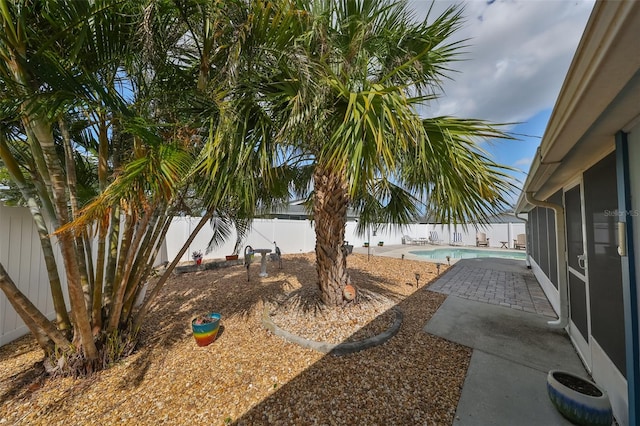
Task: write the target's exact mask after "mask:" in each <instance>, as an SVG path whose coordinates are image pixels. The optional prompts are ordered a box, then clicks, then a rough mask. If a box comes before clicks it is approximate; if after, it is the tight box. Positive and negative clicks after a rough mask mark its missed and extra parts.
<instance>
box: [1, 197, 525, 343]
mask: <svg viewBox="0 0 640 426" xmlns="http://www.w3.org/2000/svg"><path fill="white" fill-rule="evenodd" d="M199 220H200V218H197V217H176V218H174V219H173V222H172V224H171V227H170V228H169V231H168V233H167V237H166V239H165V245H164V247H163V248H162V250H160V254H159V256H158V259H157V260H156V264H159V263H161V262H163V261H171V260H173V258H174V257H175V256H176V255H177V253H178V251H179V250H180V248H181V247H182V245H183V244H184V241H186V239H187V238H188V237H189V235H190V234H191V231H192V230H193V229H194V228H195V226H196V224H197V223H198V221H199ZM356 226H357V223H356V222H348V223H347V227H346V230H345V240H347V241H349V244H353V245H354V246H361V245H362V244H363V243H364V242H366V241H369V242H370V244H371V245H376V244H377V243H378V242H379V241H383V242H384V244H385V245H394V244H402V242H403V236H405V235H406V236H409V237H411V238H428V237H429V235H430V233H431V232H437V233H438V238H439V239H440V240H442V244H450V243H451V242H453V241H454V233H460V234H461V236H462V244H463V245H467V246H475V244H476V229H475V228H474V227H472V226H469V227H467V230H466V231H464V230H462V228H461V227H457V228H456V227H453V226H447V225H429V224H415V225H410V226H407V227H404V228H403V230H402V231H400V230H394V228H391V229H392V230H387V231H383V230H382V229H383V227H379V228H378V229H375V228H374V227H371V229H369V230H368V231H367V233H366V235H365V236H363V237H359V236H357V235H356V233H355V229H356ZM479 231H480V232H486V234H487V237H489V238H490V247H500V241H507V242H508V245H509V247H513V240H514V239H515V238H516V235H517V234H521V233H524V232H525V224H524V223H499V224H493V225H492V226H490V227H486V228H480V230H479ZM211 236H212V230H211V228H210V227H209V226H205V227H204V228H203V229H202V230H201V231H200V232H199V233H198V235H197V236H196V238H195V239H194V241H193V242H192V243H191V245H190V247H189V250H188V251H187V252H185V254H184V255H183V256H182V258H181V261H185V262H186V261H191V253H193V252H194V251H196V250H199V251H202V252H203V254H204V256H203V257H204V258H205V259H224V256H225V255H229V254H232V252H233V246H234V243H235V235H233V236H232V238H231V239H230V240H229V241H228V242H226V243H224V244H223V245H222V246H220V247H218V248H217V249H215V250H213V251H211V252H209V253H205V252H206V248H207V245H208V243H209V240H210V239H211ZM274 241H275V242H276V243H277V245H278V247H280V250H281V251H282V253H283V254H292V253H308V252H312V251H314V250H315V231H314V228H313V223H312V222H311V221H308V220H286V219H256V220H254V222H253V225H252V228H251V231H250V232H249V234H248V236H247V238H246V239H245V240H244V241H243V244H242V247H241V249H240V256H241V257H242V255H243V253H244V247H245V246H247V245H250V246H251V247H252V248H254V249H261V248H270V249H272V250H273V249H274ZM55 248H56V246H55V243H54V249H55ZM0 262H2V264H3V265H4V267H5V269H6V270H7V272H8V273H9V276H10V277H11V278H12V279H13V281H14V282H15V283H16V285H17V286H18V288H19V289H20V290H21V291H22V292H23V293H25V294H26V295H27V296H28V297H29V299H31V301H32V302H33V303H34V304H35V305H36V306H37V307H38V309H40V310H41V311H42V312H43V313H45V314H46V315H47V316H48V317H49V318H50V319H53V318H55V312H54V309H53V302H52V299H51V292H50V289H49V280H48V276H47V271H46V268H45V265H44V258H43V256H42V250H41V249H40V241H39V239H38V234H37V231H36V229H35V226H34V225H33V220H32V218H31V214H30V213H29V211H28V210H27V209H26V208H17V207H6V206H3V205H2V204H1V203H0ZM59 264H61V262H59ZM60 278H61V280H62V285H63V288H64V289H65V292H66V276H65V274H64V271H60ZM65 296H66V295H65ZM67 302H68V300H67ZM28 331H29V330H28V329H27V328H26V326H25V325H24V323H23V322H22V320H21V319H20V317H19V316H18V315H17V314H16V312H15V311H14V310H13V307H12V306H11V305H10V303H9V301H8V300H7V298H6V296H5V295H4V293H2V292H1V291H0V346H2V345H4V344H6V343H8V342H10V341H12V340H15V339H17V338H18V337H20V336H22V335H24V334H26V333H28Z"/></svg>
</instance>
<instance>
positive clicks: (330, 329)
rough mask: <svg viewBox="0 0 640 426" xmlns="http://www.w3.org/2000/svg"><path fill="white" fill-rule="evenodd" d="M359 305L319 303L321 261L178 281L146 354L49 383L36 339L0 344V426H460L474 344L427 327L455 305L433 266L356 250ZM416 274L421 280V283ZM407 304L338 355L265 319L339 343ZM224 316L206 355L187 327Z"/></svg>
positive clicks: (304, 259)
mask: <svg viewBox="0 0 640 426" xmlns="http://www.w3.org/2000/svg"><path fill="white" fill-rule="evenodd" d="M348 264H349V270H350V275H351V280H352V283H353V284H354V285H356V286H357V287H358V289H359V296H358V297H359V300H358V303H357V304H355V305H354V306H347V307H338V308H330V309H329V308H326V307H323V306H322V305H321V304H320V303H319V299H318V295H317V292H316V273H315V264H314V257H313V255H312V254H304V255H286V256H284V257H283V268H282V269H278V267H277V264H276V263H269V265H268V272H269V277H266V278H260V277H258V269H259V267H258V266H252V268H251V270H250V281H247V272H246V270H245V269H244V267H242V266H233V267H229V268H224V269H216V270H207V271H200V272H195V273H188V274H182V275H176V276H173V277H172V278H171V279H170V281H169V282H168V283H167V285H166V286H165V288H164V289H163V292H162V294H161V296H160V297H159V298H158V300H157V301H156V303H155V306H154V309H153V311H152V312H151V313H150V315H149V317H148V320H147V322H146V324H145V326H144V328H143V329H142V331H141V345H140V348H139V350H138V351H137V352H136V353H135V354H134V355H132V356H130V357H129V358H127V359H126V360H123V361H122V362H120V363H118V364H117V365H115V366H114V367H112V368H110V369H108V370H105V371H101V372H99V373H97V374H95V375H93V376H91V377H90V378H85V379H72V378H43V376H42V368H41V366H40V362H41V361H42V354H41V352H40V351H39V350H38V349H37V347H36V345H35V343H34V341H33V339H32V338H30V337H29V336H25V337H24V338H22V339H19V340H18V341H16V342H13V343H11V344H9V345H5V346H4V347H1V348H0V425H4V424H7V425H14V424H15V425H32V424H36V425H37V424H42V425H55V424H77V425H84V424H99V425H112V424H136V425H157V424H170V425H184V424H189V425H227V424H237V425H263V424H264V425H266V424H273V425H450V424H452V423H453V419H454V415H455V409H456V405H457V403H458V399H459V397H460V390H461V387H462V384H463V381H464V377H465V375H466V371H467V367H468V364H469V359H470V357H471V350H470V349H469V348H466V347H463V346H460V345H457V344H454V343H452V342H448V341H446V340H443V339H441V338H438V337H436V336H432V335H429V334H426V333H424V332H423V331H422V327H423V326H424V324H425V323H426V322H427V321H428V320H429V318H430V317H431V316H432V315H433V314H434V313H435V311H436V310H437V309H438V307H439V306H440V304H441V303H442V302H443V301H444V299H445V298H446V296H445V295H442V294H438V293H434V292H431V291H429V290H428V283H429V282H430V281H432V280H433V279H434V278H435V277H436V268H435V266H434V265H433V264H430V263H427V262H419V261H411V260H400V259H392V258H386V257H373V258H372V259H371V261H367V257H366V256H365V255H357V254H354V255H351V256H349V260H348ZM415 273H419V274H420V277H421V278H420V283H419V284H420V287H419V288H416V281H415ZM391 306H397V307H399V308H400V309H401V310H402V312H403V313H404V322H403V324H402V326H401V328H400V331H399V332H398V334H397V335H395V336H394V337H393V338H391V339H390V340H389V341H387V342H386V343H384V344H383V345H380V346H377V347H374V348H370V349H367V350H365V351H361V352H358V353H354V354H350V355H345V356H341V357H336V356H333V355H325V354H321V353H318V352H316V351H313V350H311V349H305V348H302V347H299V346H297V345H295V344H293V343H289V342H287V341H285V340H283V339H282V338H280V337H278V336H275V335H273V334H271V333H270V332H269V331H267V330H266V329H264V328H263V327H262V325H261V318H262V315H263V311H264V309H265V307H266V308H268V309H269V312H270V315H271V318H272V319H273V321H274V322H275V323H276V324H278V326H279V327H281V328H283V329H286V330H287V331H290V332H293V333H295V334H298V335H300V336H303V337H305V338H308V339H311V340H317V341H326V342H330V343H338V342H340V341H345V340H347V341H348V340H358V339H362V338H366V337H369V336H371V335H375V334H378V333H379V332H381V331H383V330H385V329H386V328H388V327H389V325H390V323H391V321H392V320H393V315H391V314H390V313H389V312H387V310H388V309H389V308H390V307H391ZM211 311H216V312H220V313H221V314H222V322H221V324H222V327H221V330H220V333H219V335H218V338H217V340H216V341H215V342H214V343H212V344H211V345H209V346H206V347H198V346H197V345H196V344H195V340H194V339H193V336H192V335H191V328H190V321H191V319H192V318H194V317H195V316H196V315H198V314H201V313H207V312H211Z"/></svg>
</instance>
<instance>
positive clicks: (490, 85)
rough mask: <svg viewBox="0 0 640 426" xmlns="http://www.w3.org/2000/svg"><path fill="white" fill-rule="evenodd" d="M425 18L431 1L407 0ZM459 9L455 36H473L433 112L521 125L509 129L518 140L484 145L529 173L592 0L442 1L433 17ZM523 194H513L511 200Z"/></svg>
mask: <svg viewBox="0 0 640 426" xmlns="http://www.w3.org/2000/svg"><path fill="white" fill-rule="evenodd" d="M409 3H410V5H411V7H412V8H413V9H414V10H415V11H416V16H417V17H418V18H423V17H424V16H425V15H426V13H427V10H428V9H429V7H430V5H431V3H432V2H431V0H410V1H409ZM453 4H462V5H463V6H464V12H463V16H464V17H465V23H464V25H463V28H461V29H460V30H459V32H458V33H457V35H456V37H455V38H456V39H468V41H467V42H466V44H467V45H468V47H467V48H466V49H465V52H466V53H465V55H464V59H465V60H464V61H462V62H458V63H456V64H455V67H454V68H455V69H456V71H457V73H456V74H454V75H452V78H453V80H452V81H446V82H445V83H444V94H443V96H442V97H441V98H440V100H439V101H438V102H436V103H432V104H431V105H429V106H428V108H426V110H425V113H426V114H428V115H453V116H457V117H462V118H480V119H485V120H489V121H492V122H496V123H519V124H517V125H514V126H512V127H510V128H509V129H508V130H509V131H510V132H512V133H515V134H519V135H529V136H519V138H520V140H517V141H500V142H495V143H489V144H486V145H484V146H483V148H485V149H486V150H488V151H489V152H490V153H491V154H492V155H493V158H494V159H495V160H496V161H497V162H499V163H501V164H505V165H508V166H512V167H516V168H518V169H520V170H522V171H523V172H522V173H514V177H515V178H516V179H518V180H519V181H520V182H521V183H520V186H521V184H522V183H524V180H525V178H526V172H528V170H529V167H530V165H531V160H532V159H533V156H534V154H535V151H536V148H537V147H538V145H539V144H540V140H541V138H542V136H543V134H544V131H545V129H546V125H547V122H548V120H549V117H550V116H551V112H552V110H553V106H554V104H555V101H556V98H557V97H558V93H559V92H560V89H561V87H562V83H563V81H564V78H565V75H566V73H567V70H568V69H569V65H570V63H571V60H572V59H573V55H574V53H575V51H576V48H577V46H578V43H579V41H580V38H581V36H582V33H583V31H584V28H585V26H586V23H587V20H588V18H589V15H590V13H591V10H592V9H593V5H594V0H467V1H454V0H437V1H435V3H434V5H433V10H432V12H431V16H432V17H435V16H437V14H439V13H440V12H441V11H443V10H444V9H445V8H446V7H447V6H450V5H453ZM518 196H519V194H515V196H514V201H515V200H516V199H517V197H518Z"/></svg>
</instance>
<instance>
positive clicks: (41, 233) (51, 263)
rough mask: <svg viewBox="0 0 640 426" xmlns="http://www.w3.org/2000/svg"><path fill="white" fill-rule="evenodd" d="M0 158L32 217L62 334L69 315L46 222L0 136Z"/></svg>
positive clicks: (4, 141)
mask: <svg viewBox="0 0 640 426" xmlns="http://www.w3.org/2000/svg"><path fill="white" fill-rule="evenodd" d="M0 158H1V159H2V161H3V162H4V165H5V167H6V169H7V171H8V172H9V175H10V176H11V179H12V180H13V181H14V182H15V183H16V185H17V186H18V189H19V190H20V193H21V194H22V197H23V198H24V200H25V201H26V202H27V206H28V207H29V211H30V212H31V216H32V217H33V221H34V224H35V225H36V229H37V230H38V237H39V238H40V246H41V249H42V255H43V257H44V263H45V266H46V268H47V275H48V278H49V288H50V289H51V298H52V299H53V307H54V309H55V311H56V321H57V324H58V329H59V330H61V331H62V332H65V331H67V330H71V321H69V315H68V314H67V305H66V303H65V301H64V294H63V292H62V284H61V282H60V274H59V273H58V265H57V263H56V259H55V255H54V253H53V246H52V244H51V237H50V236H49V234H50V232H49V229H48V228H47V224H46V221H45V219H44V217H43V215H42V211H41V210H40V206H39V205H38V202H37V201H36V198H35V195H34V194H33V189H32V188H31V187H29V185H28V184H27V181H26V179H25V178H24V176H23V174H22V171H21V170H20V167H19V166H18V163H17V162H16V160H15V158H14V157H13V155H11V152H10V151H9V147H8V146H7V143H6V140H5V139H4V138H2V137H1V136H0Z"/></svg>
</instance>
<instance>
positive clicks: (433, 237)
mask: <svg viewBox="0 0 640 426" xmlns="http://www.w3.org/2000/svg"><path fill="white" fill-rule="evenodd" d="M429 243H430V244H441V243H442V240H441V239H440V237H439V236H438V233H437V232H436V231H431V232H429Z"/></svg>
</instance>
